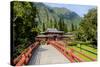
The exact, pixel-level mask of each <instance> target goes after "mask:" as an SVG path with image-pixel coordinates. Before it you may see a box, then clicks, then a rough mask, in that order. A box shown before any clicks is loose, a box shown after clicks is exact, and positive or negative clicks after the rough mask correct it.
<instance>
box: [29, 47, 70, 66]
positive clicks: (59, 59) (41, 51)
mask: <svg viewBox="0 0 100 67" xmlns="http://www.w3.org/2000/svg"><path fill="white" fill-rule="evenodd" d="M69 62H70V61H69V60H68V59H67V58H66V57H65V56H64V55H62V54H61V53H60V52H59V51H58V50H57V49H56V48H54V47H53V46H52V45H41V46H39V48H37V50H36V51H35V53H34V54H33V55H32V58H31V60H30V62H29V63H28V65H39V64H61V63H69Z"/></svg>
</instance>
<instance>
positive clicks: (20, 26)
mask: <svg viewBox="0 0 100 67" xmlns="http://www.w3.org/2000/svg"><path fill="white" fill-rule="evenodd" d="M11 24H12V25H11V26H12V29H13V30H12V36H13V44H12V46H13V50H12V58H15V57H17V56H18V55H19V54H20V53H21V52H22V51H23V50H24V49H25V48H27V47H28V46H29V45H30V44H31V43H33V42H34V41H35V37H36V36H37V35H38V34H40V32H44V31H45V30H46V29H47V28H56V29H58V30H60V31H64V32H65V33H67V32H73V33H75V35H76V37H75V38H76V40H79V41H84V42H85V41H90V42H91V43H92V44H95V45H96V42H97V35H96V34H97V28H96V26H97V10H96V8H94V9H91V10H90V11H89V12H88V14H86V15H85V16H84V17H83V18H82V17H80V16H79V15H78V14H77V13H75V12H73V11H71V10H69V9H67V8H57V7H49V6H47V5H45V4H43V3H32V2H23V1H13V2H11Z"/></svg>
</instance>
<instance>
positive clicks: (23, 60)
mask: <svg viewBox="0 0 100 67" xmlns="http://www.w3.org/2000/svg"><path fill="white" fill-rule="evenodd" d="M38 46H39V42H35V43H34V44H32V45H30V46H29V47H28V48H26V49H25V50H24V51H23V52H22V53H21V54H20V55H19V56H18V57H17V58H15V59H14V60H13V64H14V65H15V66H21V65H25V64H27V63H28V62H29V60H30V58H31V56H32V51H33V50H34V49H36V48H37V47H38Z"/></svg>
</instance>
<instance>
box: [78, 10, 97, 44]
mask: <svg viewBox="0 0 100 67" xmlns="http://www.w3.org/2000/svg"><path fill="white" fill-rule="evenodd" d="M76 38H77V39H78V40H81V41H90V42H91V43H92V44H94V45H97V9H96V8H93V9H91V10H89V12H88V13H87V14H86V15H85V16H84V18H83V20H82V21H81V24H80V27H79V29H78V30H77V31H76Z"/></svg>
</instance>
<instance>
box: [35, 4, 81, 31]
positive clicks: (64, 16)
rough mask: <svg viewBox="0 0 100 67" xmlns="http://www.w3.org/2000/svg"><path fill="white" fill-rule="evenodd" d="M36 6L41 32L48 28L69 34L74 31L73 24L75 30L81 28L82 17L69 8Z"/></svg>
mask: <svg viewBox="0 0 100 67" xmlns="http://www.w3.org/2000/svg"><path fill="white" fill-rule="evenodd" d="M35 5H36V8H37V12H38V16H37V17H38V19H39V24H38V27H39V29H40V31H41V32H43V31H44V30H45V29H47V28H56V29H58V30H62V31H64V32H68V31H72V24H73V27H75V28H74V30H76V28H77V27H78V26H79V23H80V21H81V17H80V16H79V15H77V14H76V13H75V12H72V11H70V10H69V9H67V8H57V7H49V6H47V5H45V4H43V3H36V4H35ZM74 30H73V31H74Z"/></svg>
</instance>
